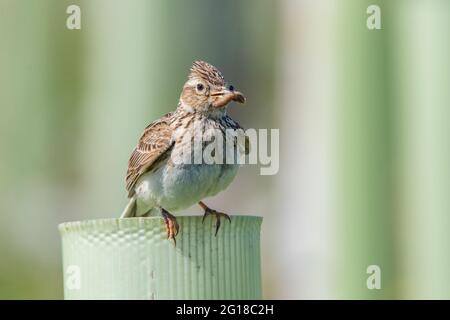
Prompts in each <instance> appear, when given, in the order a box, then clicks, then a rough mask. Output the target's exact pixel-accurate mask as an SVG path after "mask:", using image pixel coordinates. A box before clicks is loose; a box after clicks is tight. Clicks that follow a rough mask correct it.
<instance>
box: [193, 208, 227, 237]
mask: <svg viewBox="0 0 450 320" xmlns="http://www.w3.org/2000/svg"><path fill="white" fill-rule="evenodd" d="M201 203H202V204H200V206H201V207H202V208H203V209H204V210H205V213H204V215H203V219H202V223H203V222H204V221H205V218H206V217H207V216H209V215H214V216H215V217H216V233H215V234H214V235H215V236H217V232H218V231H219V228H220V223H221V222H220V218H221V217H223V218H225V219H228V221H230V223H231V218H230V216H229V215H227V214H226V213H223V212H219V211H216V210H213V209H211V208H209V207H207V206H206V205H205V204H204V203H203V202H201Z"/></svg>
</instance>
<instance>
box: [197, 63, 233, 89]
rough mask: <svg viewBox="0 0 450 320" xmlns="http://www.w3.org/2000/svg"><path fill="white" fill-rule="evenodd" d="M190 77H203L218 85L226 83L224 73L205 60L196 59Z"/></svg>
mask: <svg viewBox="0 0 450 320" xmlns="http://www.w3.org/2000/svg"><path fill="white" fill-rule="evenodd" d="M189 79H202V80H204V81H207V82H209V83H211V84H214V85H217V86H223V85H224V84H225V80H224V78H223V75H222V73H221V72H220V71H219V70H218V69H217V68H216V67H214V66H213V65H210V64H209V63H207V62H205V61H195V62H194V63H193V64H192V67H191V73H190V74H189Z"/></svg>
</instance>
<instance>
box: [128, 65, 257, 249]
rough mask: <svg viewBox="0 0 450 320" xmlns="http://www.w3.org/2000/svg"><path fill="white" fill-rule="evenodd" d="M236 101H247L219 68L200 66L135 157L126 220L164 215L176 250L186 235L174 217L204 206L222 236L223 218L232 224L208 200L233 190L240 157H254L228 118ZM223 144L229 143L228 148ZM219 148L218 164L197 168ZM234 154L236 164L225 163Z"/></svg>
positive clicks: (215, 160)
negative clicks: (208, 152) (202, 157)
mask: <svg viewBox="0 0 450 320" xmlns="http://www.w3.org/2000/svg"><path fill="white" fill-rule="evenodd" d="M232 101H235V102H238V103H245V101H246V98H245V97H244V95H243V94H242V93H241V92H239V91H237V90H235V88H234V87H233V86H232V85H229V86H227V85H226V82H225V80H224V77H223V75H222V73H221V72H220V71H219V70H218V69H217V68H216V67H214V66H213V65H211V64H209V63H207V62H205V61H201V60H198V61H194V63H193V64H192V66H191V68H190V73H189V75H188V79H187V81H186V82H185V84H184V86H183V88H182V92H181V95H180V98H179V101H178V105H177V107H176V109H175V111H173V112H170V113H167V114H165V115H164V116H162V117H161V118H159V119H157V120H156V121H153V122H152V123H150V124H149V125H148V126H147V127H146V128H145V129H144V132H143V133H142V136H141V137H140V139H139V141H138V143H137V146H136V147H135V149H134V150H133V152H132V154H131V157H130V159H129V161H128V169H127V174H126V179H125V181H126V190H127V191H128V198H129V201H128V204H127V205H126V207H125V209H124V210H123V212H122V214H121V216H120V218H131V217H148V216H153V215H156V214H158V213H159V214H160V215H161V216H162V218H163V219H164V222H165V227H166V232H167V238H168V239H173V241H174V242H175V245H176V236H177V234H178V232H179V229H180V227H179V224H178V222H177V220H176V217H175V216H174V215H173V214H172V213H173V212H175V211H179V210H182V209H186V208H188V207H191V206H192V205H194V204H198V205H199V206H200V207H201V208H202V209H203V210H204V214H203V220H202V221H204V220H205V218H206V217H207V216H209V215H211V216H215V218H216V226H215V235H216V236H217V232H218V230H219V227H220V225H221V218H224V219H227V220H229V221H230V222H231V219H230V216H229V215H227V214H225V213H223V212H220V211H217V210H214V209H211V208H209V207H208V206H207V205H206V204H205V203H204V202H203V200H204V198H207V197H212V196H214V195H216V194H217V193H219V192H221V191H223V190H224V189H226V188H227V187H228V186H229V185H230V183H231V182H232V181H233V179H234V178H235V176H236V174H237V171H238V168H239V167H240V164H239V163H238V162H237V161H236V160H237V154H238V153H244V154H248V152H249V140H248V137H247V136H245V132H244V130H243V128H242V127H241V126H240V125H239V124H238V123H237V122H236V121H235V120H233V119H232V118H231V117H230V116H229V115H228V114H227V108H228V106H229V104H230V102H232ZM228 132H238V134H237V135H228ZM214 134H216V135H217V136H214ZM230 137H231V138H230ZM242 137H244V139H241V138H242ZM218 138H222V141H224V142H223V143H222V145H220V144H219V143H218V141H219V140H221V139H218ZM196 139H197V140H196ZM198 139H201V140H198ZM227 139H228V140H227ZM196 141H200V142H199V143H196ZM230 141H231V142H230ZM213 143H216V145H214V146H216V147H217V146H218V147H217V150H216V149H214V151H213V152H212V153H211V156H212V157H213V161H209V162H206V161H200V162H199V161H197V162H195V159H194V163H192V159H193V158H195V154H196V153H197V154H200V155H201V154H202V152H203V151H205V149H206V148H208V146H209V147H210V149H211V144H213ZM221 147H222V148H223V149H221ZM220 151H222V152H221V154H220ZM216 152H217V157H216ZM230 154H232V155H233V156H234V157H233V159H232V160H233V161H228V159H225V158H224V157H226V156H229V155H230ZM180 159H181V160H183V161H180ZM198 162H199V163H198Z"/></svg>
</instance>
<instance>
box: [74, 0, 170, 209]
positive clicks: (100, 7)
mask: <svg viewBox="0 0 450 320" xmlns="http://www.w3.org/2000/svg"><path fill="white" fill-rule="evenodd" d="M160 5H161V2H149V1H145V0H138V1H133V2H129V3H128V2H127V3H124V2H122V1H103V0H101V1H86V2H84V3H83V5H82V14H83V16H82V19H83V20H82V21H83V25H82V29H83V28H85V29H86V30H89V32H87V33H86V34H87V40H86V42H87V44H86V48H87V49H86V50H87V52H86V59H87V60H86V65H85V74H86V79H85V86H86V98H85V101H84V106H83V108H84V119H83V120H84V121H83V123H84V128H83V131H82V132H83V134H84V141H83V143H82V145H83V150H82V152H81V155H82V160H83V161H84V164H85V165H84V166H83V168H85V174H84V179H85V181H84V182H85V183H84V184H85V185H86V187H87V190H85V191H86V194H87V195H91V198H90V201H89V202H88V203H86V205H87V207H88V208H89V210H86V212H85V214H86V215H87V216H93V215H94V216H95V215H97V216H103V217H104V216H118V215H119V214H120V210H121V207H122V206H123V205H125V191H124V188H123V187H121V186H123V179H124V175H125V172H124V170H126V165H127V160H128V155H129V154H130V152H131V150H132V148H133V147H134V145H135V143H136V139H137V137H138V136H139V133H140V132H141V131H142V130H143V128H144V127H145V126H146V125H147V124H148V123H149V119H156V118H158V117H159V116H161V115H162V114H163V113H164V111H166V110H165V109H164V108H163V107H162V105H163V104H162V103H159V102H160V100H161V95H158V92H157V91H156V89H155V88H158V74H161V73H162V72H163V68H164V66H163V65H162V64H161V63H159V58H160V57H161V51H160V50H158V47H156V48H155V46H157V44H158V43H159V38H160V36H159V33H160V32H161V23H162V22H161V19H160V18H159V16H158V11H159V9H160V8H159V7H158V6H160ZM124 140H125V141H128V143H121V144H118V143H116V141H124ZM117 168H123V170H122V171H121V170H117Z"/></svg>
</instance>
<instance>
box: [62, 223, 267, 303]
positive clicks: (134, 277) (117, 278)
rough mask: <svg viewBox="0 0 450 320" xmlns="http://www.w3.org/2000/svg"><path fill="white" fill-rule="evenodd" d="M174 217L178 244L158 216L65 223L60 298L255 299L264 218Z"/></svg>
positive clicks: (256, 295)
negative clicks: (218, 222) (218, 220)
mask: <svg viewBox="0 0 450 320" xmlns="http://www.w3.org/2000/svg"><path fill="white" fill-rule="evenodd" d="M231 219H232V222H231V223H229V222H228V221H226V220H225V221H224V220H222V225H221V227H220V230H219V232H218V234H217V237H216V236H214V231H215V219H213V218H212V217H207V218H206V219H205V222H204V223H202V217H200V216H185V217H178V218H177V221H178V223H179V224H180V233H179V234H178V236H177V244H176V246H174V243H173V241H169V240H168V239H167V235H166V231H165V225H164V221H163V220H162V219H161V218H159V217H151V218H130V219H104V220H88V221H79V222H67V223H63V224H61V225H60V226H59V230H60V233H61V237H62V251H63V268H64V270H63V271H64V297H65V299H261V265H260V261H261V259H260V227H261V222H262V218H260V217H254V216H232V218H231Z"/></svg>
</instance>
